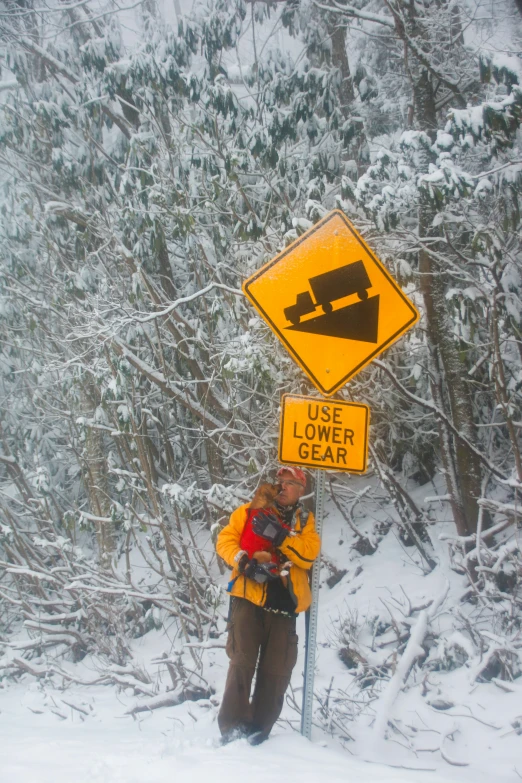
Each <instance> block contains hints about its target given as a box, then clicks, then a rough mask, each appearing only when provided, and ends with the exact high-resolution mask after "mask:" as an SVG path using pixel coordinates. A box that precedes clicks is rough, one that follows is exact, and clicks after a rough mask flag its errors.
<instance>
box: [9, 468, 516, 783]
mask: <svg viewBox="0 0 522 783" xmlns="http://www.w3.org/2000/svg"><path fill="white" fill-rule="evenodd" d="M434 489H435V488H434V487H433V486H431V487H430V486H429V485H428V487H426V486H425V487H421V488H417V489H416V491H415V497H416V499H417V501H418V502H419V503H421V502H422V499H423V498H424V497H426V492H427V490H428V491H429V494H430V498H431V500H430V501H429V502H428V504H427V505H429V507H430V508H431V510H432V516H433V526H434V527H435V525H436V526H437V527H436V529H437V530H438V531H439V532H440V534H441V535H442V536H444V535H451V532H452V530H451V523H450V520H449V519H448V513H447V512H445V511H444V507H445V505H446V504H445V503H444V502H440V501H435V493H434ZM352 493H356V495H359V496H361V497H362V499H361V500H360V502H359V503H358V508H357V510H356V511H355V513H354V520H355V521H356V524H357V527H358V529H359V530H360V532H361V533H363V534H368V535H374V534H375V530H376V525H377V529H381V530H382V529H383V528H381V527H380V525H382V524H383V523H385V522H386V520H388V521H390V516H392V515H393V509H391V508H390V507H389V506H388V507H386V506H384V507H383V506H382V503H381V504H380V509H379V507H378V497H376V488H375V481H372V480H371V479H370V480H368V479H365V478H358V479H350V480H349V482H348V484H344V485H342V484H341V485H339V483H338V482H336V497H337V498H338V500H340V499H341V498H342V499H345V498H348V497H350V498H351V499H352V500H353V499H354V498H355V497H356V495H354V494H352ZM377 495H378V492H377ZM356 541H357V538H356V537H355V536H354V534H353V531H352V530H351V529H350V528H349V527H348V525H347V523H346V521H345V520H344V519H343V518H342V517H341V516H340V514H339V512H338V511H337V509H336V507H335V506H334V505H333V504H332V503H329V504H328V508H327V513H326V520H325V528H324V538H323V566H322V578H321V582H322V584H321V590H320V627H319V644H318V650H317V657H316V680H315V693H316V696H317V698H316V701H315V703H314V718H313V720H314V727H313V734H312V745H310V744H309V743H308V741H307V740H304V739H303V738H302V737H300V736H299V734H298V731H299V726H300V715H299V712H298V709H300V706H301V698H302V682H303V681H302V670H303V658H304V650H303V641H304V620H303V617H301V618H300V620H299V623H298V633H299V635H300V639H301V645H300V657H299V662H298V664H297V666H296V668H295V670H294V675H293V678H292V686H291V690H290V691H289V694H288V696H287V702H286V705H285V708H284V710H283V714H282V717H281V719H280V721H279V722H278V724H277V726H276V728H275V729H274V732H273V736H272V737H271V739H270V740H269V743H267V744H265V745H263V746H262V747H261V748H251V747H249V746H248V745H247V743H246V741H245V740H240V741H238V742H236V743H233V744H232V745H230V746H227V747H220V746H219V731H218V728H217V723H216V715H217V711H218V708H219V703H220V695H221V692H222V689H223V685H224V679H225V675H226V670H227V659H226V655H225V651H224V649H223V646H224V634H225V621H224V616H225V615H226V610H227V602H228V599H227V597H226V595H225V594H223V595H222V598H221V603H220V607H219V610H220V611H219V613H220V620H219V625H218V627H219V634H220V635H219V636H218V638H215V639H208V640H207V641H206V642H203V643H201V646H202V647H203V648H205V652H204V653H203V655H204V658H205V666H204V671H205V676H206V678H207V681H208V683H209V684H210V685H211V687H212V688H213V689H214V690H215V693H214V695H212V696H211V697H210V698H201V699H199V700H197V701H185V702H184V703H182V704H180V705H179V706H174V707H173V706H168V707H161V708H158V709H153V710H149V709H147V708H146V706H145V705H147V704H150V705H151V706H153V705H154V701H155V700H157V699H158V698H161V696H155V697H154V698H153V699H151V698H149V697H147V696H145V695H144V694H143V693H138V692H137V691H136V689H135V688H133V687H131V686H127V687H125V686H123V687H121V688H119V689H117V690H114V688H113V687H111V686H103V685H97V686H96V685H94V686H93V685H91V686H78V685H77V684H75V683H64V681H63V680H61V678H60V677H59V676H52V677H44V678H42V679H41V680H38V681H36V680H35V679H34V678H33V677H31V676H30V675H25V676H24V677H22V678H21V680H20V681H19V682H18V684H16V685H14V684H9V683H8V682H5V683H4V688H3V690H2V691H1V692H0V710H1V712H0V727H1V728H0V734H1V737H2V743H3V746H4V747H5V748H6V752H4V753H3V754H2V759H1V761H0V771H1V773H2V780H5V781H6V782H8V783H11V781H12V782H13V783H14V781H16V780H23V781H24V782H25V781H27V783H29V782H30V781H35V783H36V781H38V783H47V781H51V780H55V781H60V780H62V779H63V780H66V779H69V778H70V777H71V776H73V775H74V777H75V779H77V780H78V781H79V783H82V782H83V781H84V780H85V781H86V783H87V781H91V783H96V782H97V781H100V783H101V782H102V781H103V783H113V782H114V783H115V782H116V781H119V780H125V781H127V783H132V781H134V780H136V781H138V780H141V779H142V778H143V776H144V775H146V776H147V779H149V780H151V781H156V780H158V781H159V780H162V779H164V776H165V775H166V774H170V775H182V774H188V775H190V776H191V779H193V780H195V781H198V780H200V779H201V780H203V779H205V778H206V776H208V775H209V774H212V776H213V779H214V780H217V781H220V780H222V779H223V780H225V779H226V778H227V776H228V775H229V774H230V768H231V767H230V765H233V768H234V771H235V774H236V773H237V774H244V775H248V777H249V778H250V779H252V780H254V781H257V780H262V779H264V777H265V776H266V775H270V777H271V779H273V780H283V779H284V778H286V777H287V775H288V770H289V769H291V771H292V774H293V775H296V776H299V775H302V776H303V779H304V780H308V779H310V780H312V779H314V778H316V776H317V775H318V774H321V771H322V772H323V774H325V775H328V776H329V777H330V778H331V779H332V780H343V779H345V778H346V777H349V778H350V779H352V780H353V781H354V782H357V783H359V782H360V783H364V782H365V781H366V780H368V781H370V780H373V781H375V780H379V781H383V783H391V781H410V780H411V781H418V783H421V782H422V783H424V781H438V780H444V781H477V782H479V783H486V782H489V781H491V780H498V781H512V780H516V777H517V773H522V769H521V766H522V765H521V764H520V753H521V742H522V736H521V726H522V711H521V707H520V704H521V702H520V695H521V688H520V685H519V684H516V683H513V684H512V685H511V684H510V683H507V682H503V681H501V680H498V679H495V678H492V681H489V682H481V679H480V677H478V671H479V670H480V668H481V665H483V664H484V656H482V658H481V656H477V655H476V654H474V653H473V650H472V645H471V644H470V642H469V637H468V638H467V633H466V630H465V626H464V624H463V622H462V621H460V620H459V618H462V617H465V616H466V615H469V614H470V606H469V605H466V604H465V603H462V602H461V601H460V600H459V599H461V598H462V596H463V595H464V594H465V593H466V583H465V580H464V579H463V577H462V576H461V575H458V574H455V572H454V571H452V570H451V569H450V567H449V562H448V557H447V544H446V543H445V542H442V541H441V542H439V543H438V544H437V546H436V557H437V560H438V565H437V567H436V569H435V570H434V571H432V572H431V573H429V574H425V573H423V569H422V562H421V560H420V557H419V556H418V554H417V553H416V552H415V550H414V549H413V548H412V547H405V546H404V545H403V544H402V543H401V541H400V540H399V538H398V537H397V535H396V534H395V532H393V530H391V529H390V530H388V532H386V534H385V536H384V538H382V540H381V541H380V543H379V545H378V548H377V551H376V553H375V554H373V555H370V556H368V555H367V556H363V555H361V554H359V553H358V552H356V551H355V550H353V548H352V546H353V544H355V543H356ZM337 569H339V570H337ZM344 570H346V573H345V574H344V576H343V575H342V572H343V571H344ZM332 576H333V577H334V579H333V580H332ZM339 576H341V578H340V580H339V581H337V583H336V584H334V586H333V587H329V585H328V581H330V584H331V583H332V581H336V580H337V579H338V578H339ZM217 581H218V583H220V584H221V588H222V590H223V591H224V589H225V586H226V575H225V576H223V577H221V579H219V578H218V579H217ZM448 585H449V590H448ZM439 601H440V604H439ZM433 603H435V604H438V608H437V611H436V613H435V616H434V617H433V618H430V628H432V629H433V633H430V630H428V633H427V635H426V639H425V640H424V642H423V647H424V650H423V651H421V652H422V655H423V656H424V654H425V652H427V653H428V655H427V660H428V662H430V661H431V662H432V665H431V666H430V665H429V663H428V665H426V662H424V666H423V667H421V666H414V668H413V670H412V672H411V674H410V675H409V677H408V679H407V681H406V686H405V688H404V691H403V692H400V693H398V694H397V696H396V699H395V700H393V701H392V702H391V703H390V702H386V693H387V687H388V685H389V680H388V679H387V678H386V667H391V670H392V671H393V670H394V667H396V666H397V665H398V663H399V659H400V655H398V653H397V642H396V638H395V635H396V633H399V634H400V633H401V630H402V628H403V626H402V623H404V622H405V623H407V624H411V625H412V626H414V625H415V623H416V622H417V621H418V617H419V614H420V611H421V607H428V610H429V606H430V605H431V604H433ZM472 614H473V613H472ZM392 618H393V619H392ZM473 623H476V627H477V629H478V628H479V627H480V625H481V624H483V625H484V623H482V622H481V619H480V615H479V616H475V617H474V618H473ZM391 624H392V625H391ZM395 624H396V627H395V628H394V627H393V625H395ZM456 625H460V626H461V627H462V629H463V630H462V631H456V630H454V628H455V626H456ZM486 625H487V624H486ZM484 630H486V631H487V627H485V629H484ZM196 644H198V643H197V642H196ZM176 649H180V644H179V642H176V641H175V640H174V639H173V637H172V636H171V633H170V632H169V627H168V625H166V626H165V627H164V628H159V629H157V630H152V631H150V632H149V633H147V634H146V635H145V636H143V637H141V638H140V639H138V640H136V641H135V642H134V643H133V656H134V660H135V662H136V663H137V664H138V666H142V667H143V670H144V671H148V672H149V673H152V672H153V682H152V683H151V690H153V691H156V692H157V693H159V694H164V695H167V694H168V691H167V689H168V688H172V683H171V682H170V678H169V676H168V672H167V669H166V666H165V665H161V657H162V656H163V655H165V654H166V655H167V656H172V655H173V652H174V650H176ZM466 651H468V652H469V657H466ZM357 654H358V655H359V656H360V662H359V664H357V661H356V656H357ZM183 659H184V661H185V663H186V665H187V666H190V657H189V656H188V655H187V650H186V649H185V652H184V654H183ZM343 659H344V662H343ZM363 660H365V661H367V662H368V665H363V664H362V663H361V661H363ZM347 664H348V666H349V667H350V668H347ZM60 665H61V666H63V667H64V668H65V669H66V670H67V671H68V672H69V673H70V674H71V675H72V676H73V677H74V678H75V679H77V680H79V681H86V680H88V681H90V680H93V679H94V678H95V677H96V675H100V674H102V672H103V666H102V665H101V662H100V661H99V660H97V659H96V658H93V657H88V658H86V659H84V661H82V663H81V664H77V665H76V666H71V665H66V664H65V663H61V664H60ZM381 667H384V668H381ZM380 677H382V680H381V679H379V678H380ZM170 692H172V691H170ZM383 705H384V708H385V709H386V714H387V717H388V719H389V720H390V725H389V727H388V728H387V731H386V734H387V737H388V740H387V741H384V740H383V739H382V737H380V736H379V732H378V731H377V729H376V724H377V720H376V718H378V717H379V715H381V712H382V709H383ZM136 706H140V707H144V710H143V711H142V712H136V713H135V714H134V715H130V714H129V712H130V711H131V710H132V709H133V708H135V707H136ZM381 723H382V716H381ZM343 737H344V739H343ZM379 764H381V765H385V767H384V766H379ZM414 771H415V772H414ZM435 773H436V774H435Z"/></svg>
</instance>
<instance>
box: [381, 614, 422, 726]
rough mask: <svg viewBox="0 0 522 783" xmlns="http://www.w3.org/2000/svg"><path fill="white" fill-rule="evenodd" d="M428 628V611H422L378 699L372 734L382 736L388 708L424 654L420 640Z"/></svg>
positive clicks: (387, 716)
mask: <svg viewBox="0 0 522 783" xmlns="http://www.w3.org/2000/svg"><path fill="white" fill-rule="evenodd" d="M427 630H428V613H427V611H422V612H421V613H420V615H419V617H418V618H417V622H416V624H415V626H414V628H413V629H412V632H411V635H410V638H409V640H408V644H407V645H406V649H405V650H404V653H403V654H402V657H401V659H400V661H399V663H398V665H397V668H396V670H395V674H394V675H393V677H392V678H391V680H390V681H389V683H388V685H387V687H386V690H385V691H384V695H383V696H382V698H381V699H380V703H379V704H378V706H377V712H376V716H375V723H374V725H373V732H374V735H375V736H376V737H378V738H384V734H385V731H386V727H387V725H388V719H389V714H390V709H391V707H392V705H393V703H394V701H395V699H396V698H397V696H398V695H399V693H400V691H401V689H402V687H403V686H404V683H405V682H406V680H407V678H408V675H409V673H410V669H411V667H412V666H413V664H414V663H415V661H416V660H417V658H420V657H422V656H424V655H425V652H424V649H423V648H422V646H421V645H422V642H423V641H424V637H425V636H426V631H427Z"/></svg>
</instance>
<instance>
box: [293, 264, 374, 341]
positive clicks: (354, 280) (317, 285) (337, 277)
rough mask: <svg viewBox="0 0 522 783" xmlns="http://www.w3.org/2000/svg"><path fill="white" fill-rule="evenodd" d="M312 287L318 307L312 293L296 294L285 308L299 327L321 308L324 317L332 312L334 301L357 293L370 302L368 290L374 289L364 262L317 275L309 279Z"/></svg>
mask: <svg viewBox="0 0 522 783" xmlns="http://www.w3.org/2000/svg"><path fill="white" fill-rule="evenodd" d="M308 282H309V284H310V288H311V289H312V293H313V295H314V297H315V304H314V301H313V299H312V296H311V294H310V292H309V291H304V292H303V293H301V294H297V297H296V302H295V304H293V305H290V307H285V309H284V314H285V317H286V318H287V320H288V321H290V323H292V324H294V326H295V325H297V324H298V323H299V321H300V320H301V317H302V316H303V315H308V314H309V313H314V312H315V310H316V308H317V307H322V308H323V312H324V314H325V315H328V314H329V313H331V312H332V310H333V307H332V302H335V301H336V300H337V299H343V298H344V297H345V296H350V295H351V294H357V296H358V297H359V299H360V300H361V302H363V301H364V300H365V299H368V290H367V289H368V288H371V287H372V284H371V282H370V278H369V277H368V274H367V272H366V269H365V268H364V264H363V262H362V261H355V263H353V264H346V265H345V266H340V267H339V268H338V269H332V271H331V272H325V273H324V274H322V275H316V276H315V277H311V278H310V279H309V281H308Z"/></svg>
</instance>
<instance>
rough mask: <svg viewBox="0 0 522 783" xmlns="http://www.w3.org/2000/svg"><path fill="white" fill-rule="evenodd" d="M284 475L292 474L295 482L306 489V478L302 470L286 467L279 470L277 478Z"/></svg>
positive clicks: (291, 466)
mask: <svg viewBox="0 0 522 783" xmlns="http://www.w3.org/2000/svg"><path fill="white" fill-rule="evenodd" d="M283 473H291V474H292V476H293V477H294V478H295V480H296V481H298V482H299V484H302V485H303V487H306V476H305V474H304V471H302V470H301V468H296V467H294V466H293V465H285V466H284V467H283V468H279V470H278V471H277V474H276V475H277V478H281V476H282V475H283Z"/></svg>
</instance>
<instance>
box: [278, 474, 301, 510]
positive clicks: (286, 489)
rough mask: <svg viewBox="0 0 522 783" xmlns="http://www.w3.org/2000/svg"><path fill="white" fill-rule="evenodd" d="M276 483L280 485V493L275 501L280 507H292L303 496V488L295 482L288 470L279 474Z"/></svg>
mask: <svg viewBox="0 0 522 783" xmlns="http://www.w3.org/2000/svg"><path fill="white" fill-rule="evenodd" d="M277 482H278V484H280V485H281V491H280V493H279V495H278V496H277V497H276V500H277V502H278V503H280V504H281V505H282V506H293V505H294V503H297V501H298V500H299V498H300V497H301V496H302V495H304V491H305V488H304V487H303V485H302V484H300V483H299V482H298V481H296V480H295V478H294V477H293V476H292V474H291V473H290V472H289V471H288V470H285V471H284V472H283V473H281V475H280V476H279V477H278V479H277Z"/></svg>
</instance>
